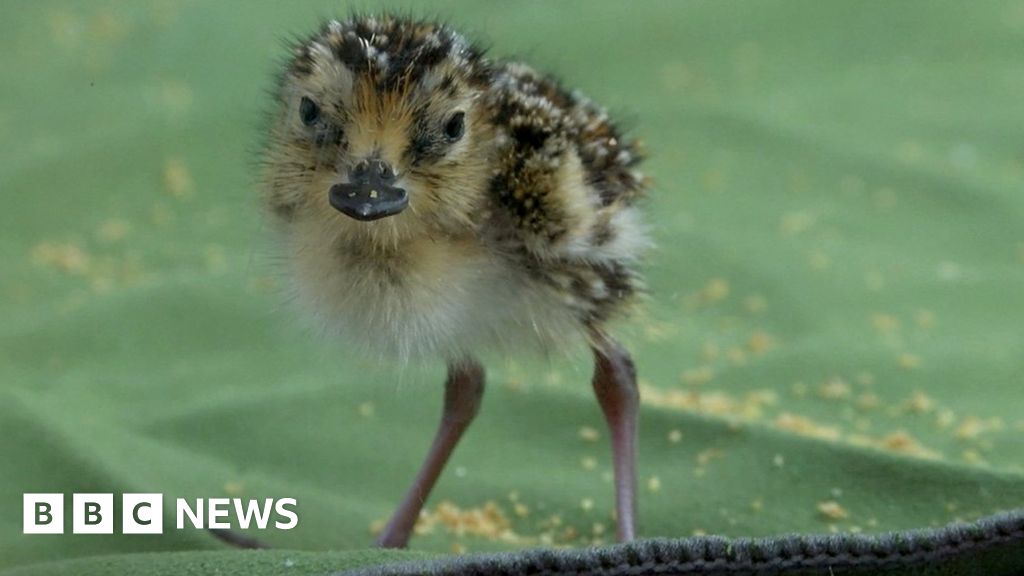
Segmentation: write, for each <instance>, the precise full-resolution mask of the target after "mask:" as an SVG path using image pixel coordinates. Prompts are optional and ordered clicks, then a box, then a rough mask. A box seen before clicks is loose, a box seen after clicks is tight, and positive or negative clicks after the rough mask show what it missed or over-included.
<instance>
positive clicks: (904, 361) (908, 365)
mask: <svg viewBox="0 0 1024 576" xmlns="http://www.w3.org/2000/svg"><path fill="white" fill-rule="evenodd" d="M898 362H899V365H900V368H903V369H904V370H913V369H915V368H917V367H918V366H920V365H921V357H920V356H917V355H915V354H911V353H909V352H904V353H902V354H900V356H899V359H898Z"/></svg>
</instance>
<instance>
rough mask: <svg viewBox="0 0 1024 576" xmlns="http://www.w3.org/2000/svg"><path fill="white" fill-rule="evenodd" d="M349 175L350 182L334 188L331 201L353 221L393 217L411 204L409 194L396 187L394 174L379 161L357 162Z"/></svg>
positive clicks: (331, 191) (373, 159)
mask: <svg viewBox="0 0 1024 576" xmlns="http://www.w3.org/2000/svg"><path fill="white" fill-rule="evenodd" d="M348 176H349V178H348V179H349V181H348V182H346V183H343V184H335V185H334V186H331V190H330V192H329V193H328V199H329V200H330V202H331V206H333V207H334V208H335V209H336V210H338V211H339V212H341V213H342V214H344V215H346V216H349V217H350V218H355V219H356V220H360V221H362V222H369V221H370V220H378V219H380V218H384V217H386V216H394V215H395V214H398V213H399V212H401V211H402V210H405V207H406V206H408V205H409V194H408V192H406V191H405V189H403V188H399V187H398V186H395V181H396V179H397V177H396V176H395V171H394V170H393V169H392V168H391V165H390V164H388V163H387V162H385V161H383V160H380V159H379V158H372V159H369V160H361V161H359V162H357V163H356V164H355V165H354V166H352V169H351V170H349V173H348Z"/></svg>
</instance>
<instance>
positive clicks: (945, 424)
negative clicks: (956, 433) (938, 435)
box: [935, 408, 956, 428]
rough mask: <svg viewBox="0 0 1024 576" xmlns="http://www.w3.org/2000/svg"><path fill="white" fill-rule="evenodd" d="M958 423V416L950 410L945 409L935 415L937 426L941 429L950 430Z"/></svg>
mask: <svg viewBox="0 0 1024 576" xmlns="http://www.w3.org/2000/svg"><path fill="white" fill-rule="evenodd" d="M954 422H956V414H954V413H953V411H952V410H950V409H949V408H943V409H941V410H939V411H938V413H937V414H936V415H935V425H936V426H938V427H939V428H949V427H950V426H952V425H953V423H954Z"/></svg>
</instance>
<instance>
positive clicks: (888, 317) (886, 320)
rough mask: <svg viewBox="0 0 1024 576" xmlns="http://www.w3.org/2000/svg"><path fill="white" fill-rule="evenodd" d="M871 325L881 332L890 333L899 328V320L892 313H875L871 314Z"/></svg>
mask: <svg viewBox="0 0 1024 576" xmlns="http://www.w3.org/2000/svg"><path fill="white" fill-rule="evenodd" d="M871 326H872V327H873V328H874V329H875V330H876V331H878V332H879V333H881V334H891V333H893V332H895V331H897V330H899V328H900V321H899V319H897V318H896V317H895V316H893V315H892V314H885V313H875V314H872V315H871Z"/></svg>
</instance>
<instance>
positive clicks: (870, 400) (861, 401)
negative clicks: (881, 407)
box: [857, 392, 879, 410]
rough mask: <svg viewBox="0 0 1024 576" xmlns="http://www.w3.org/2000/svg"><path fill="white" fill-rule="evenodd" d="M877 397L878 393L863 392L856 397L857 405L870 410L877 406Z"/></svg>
mask: <svg viewBox="0 0 1024 576" xmlns="http://www.w3.org/2000/svg"><path fill="white" fill-rule="evenodd" d="M878 403H879V399H878V395H876V394H873V393H871V392H865V393H864V394H861V395H860V396H858V397H857V406H858V407H859V408H863V409H864V410H870V409H872V408H875V407H877V406H878Z"/></svg>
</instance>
